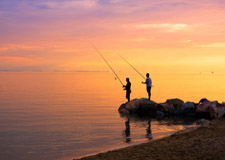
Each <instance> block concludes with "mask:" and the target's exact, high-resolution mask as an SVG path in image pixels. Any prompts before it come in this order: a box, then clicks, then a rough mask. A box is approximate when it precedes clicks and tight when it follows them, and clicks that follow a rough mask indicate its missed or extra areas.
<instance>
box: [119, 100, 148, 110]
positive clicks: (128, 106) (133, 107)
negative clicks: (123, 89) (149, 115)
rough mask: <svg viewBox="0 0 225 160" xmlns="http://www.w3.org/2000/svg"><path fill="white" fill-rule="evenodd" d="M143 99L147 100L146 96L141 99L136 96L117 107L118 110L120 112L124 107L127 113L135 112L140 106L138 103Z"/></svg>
mask: <svg viewBox="0 0 225 160" xmlns="http://www.w3.org/2000/svg"><path fill="white" fill-rule="evenodd" d="M143 101H147V99H146V98H141V99H137V98H136V99H133V100H131V101H130V102H127V103H125V104H122V105H121V106H120V107H119V112H120V113H122V112H124V111H125V109H126V110H127V111H128V112H129V113H136V112H137V110H138V109H139V107H140V103H141V102H143ZM125 112H126V111H125Z"/></svg>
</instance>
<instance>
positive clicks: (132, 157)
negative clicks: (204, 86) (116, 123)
mask: <svg viewBox="0 0 225 160" xmlns="http://www.w3.org/2000/svg"><path fill="white" fill-rule="evenodd" d="M224 148H225V118H221V119H215V120H213V121H212V124H211V125H208V124H207V125H204V126H202V127H199V128H197V129H195V130H192V131H188V132H183V133H177V134H174V135H172V136H169V137H166V138H162V139H159V140H155V141H152V142H148V143H144V144H140V145H136V146H131V147H127V148H123V149H118V150H114V151H108V152H106V153H99V154H97V155H93V156H89V157H84V158H81V159H79V160H153V159H160V160H163V159H173V160H174V159H177V160H178V159H187V160H190V159H192V160H193V159H196V160H197V159H198V160H199V159H224V157H225V149H224ZM74 160H75V159H74Z"/></svg>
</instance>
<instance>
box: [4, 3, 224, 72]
mask: <svg viewBox="0 0 225 160" xmlns="http://www.w3.org/2000/svg"><path fill="white" fill-rule="evenodd" d="M92 44H93V45H95V46H96V47H97V48H98V49H99V50H100V52H101V53H102V54H103V55H104V56H105V58H106V59H107V60H108V61H109V62H110V64H111V65H112V66H113V67H114V68H115V69H116V70H120V71H124V72H125V71H128V68H129V66H128V65H127V64H126V63H124V62H123V61H122V60H121V58H120V57H119V56H118V54H120V55H122V56H123V57H124V58H126V59H127V60H128V61H129V62H130V63H132V64H133V65H135V66H136V67H137V68H139V69H140V70H141V71H142V72H146V71H150V72H154V73H158V72H198V73H199V72H211V71H214V72H215V73H216V72H217V73H222V72H224V71H225V1H224V0H213V1H212V0H198V1H196V0H154V1H153V0H1V1H0V70H1V71H108V70H109V69H108V68H107V66H106V65H105V63H104V61H103V60H102V59H101V57H100V56H99V55H98V54H97V53H96V51H95V50H94V49H93V47H92Z"/></svg>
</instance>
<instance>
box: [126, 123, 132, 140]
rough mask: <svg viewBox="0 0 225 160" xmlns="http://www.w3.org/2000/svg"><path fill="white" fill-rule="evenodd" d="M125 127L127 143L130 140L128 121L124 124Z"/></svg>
mask: <svg viewBox="0 0 225 160" xmlns="http://www.w3.org/2000/svg"><path fill="white" fill-rule="evenodd" d="M125 126H126V129H125V136H126V142H127V143H129V142H130V141H131V138H130V120H129V119H128V120H127V121H126V122H125Z"/></svg>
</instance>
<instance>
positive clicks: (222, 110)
mask: <svg viewBox="0 0 225 160" xmlns="http://www.w3.org/2000/svg"><path fill="white" fill-rule="evenodd" d="M196 112H198V113H202V112H203V113H204V112H209V113H210V118H212V119H213V118H221V117H223V116H224V114H225V105H223V104H220V103H218V102H217V101H213V102H204V103H200V104H198V106H197V109H196Z"/></svg>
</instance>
